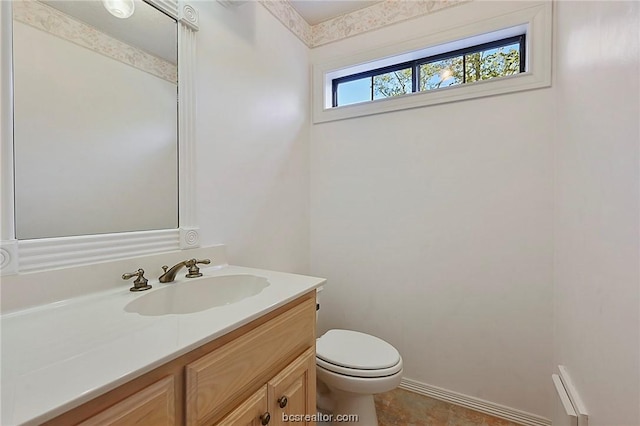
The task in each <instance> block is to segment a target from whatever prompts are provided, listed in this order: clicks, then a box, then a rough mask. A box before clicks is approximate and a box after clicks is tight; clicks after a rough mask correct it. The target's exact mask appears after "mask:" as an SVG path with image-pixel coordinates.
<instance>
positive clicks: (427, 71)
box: [332, 34, 526, 107]
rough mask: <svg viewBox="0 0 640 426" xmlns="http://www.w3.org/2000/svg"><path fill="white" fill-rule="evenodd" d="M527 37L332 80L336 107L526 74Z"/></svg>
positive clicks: (468, 48) (512, 38)
mask: <svg viewBox="0 0 640 426" xmlns="http://www.w3.org/2000/svg"><path fill="white" fill-rule="evenodd" d="M525 46H526V42H525V35H524V34H521V35H517V36H514V37H509V38H504V39H501V40H496V41H491V42H487V43H483V44H478V45H475V46H471V47H466V48H463V49H458V50H454V51H449V52H445V53H440V54H437V55H433V56H428V57H424V58H419V59H415V60H412V61H408V62H403V63H399V64H394V65H389V66H386V67H382V68H377V69H373V70H369V71H363V72H359V73H357V74H351V75H346V76H343V77H339V78H335V79H333V80H332V93H333V96H332V98H333V102H332V106H333V107H338V106H345V105H351V104H355V103H361V102H368V101H373V100H377V99H384V98H391V97H395V96H399V95H405V94H408V93H414V92H423V91H429V90H436V89H443V88H446V87H450V86H457V85H461V84H468V83H474V82H477V81H482V80H489V79H493V78H500V77H506V76H509V75H514V74H518V73H522V72H525V64H526V60H525V59H526V58H525Z"/></svg>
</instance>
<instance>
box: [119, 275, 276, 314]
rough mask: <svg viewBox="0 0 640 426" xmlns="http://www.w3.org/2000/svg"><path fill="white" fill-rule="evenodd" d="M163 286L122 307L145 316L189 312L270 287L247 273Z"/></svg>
mask: <svg viewBox="0 0 640 426" xmlns="http://www.w3.org/2000/svg"><path fill="white" fill-rule="evenodd" d="M160 285H163V284H160ZM165 285H166V287H163V288H159V289H157V290H155V289H154V290H151V291H150V292H149V293H148V294H144V295H142V296H140V297H138V298H137V299H135V300H133V301H131V302H130V303H128V304H127V306H125V308H124V310H125V311H127V312H135V313H138V314H140V315H144V316H158V315H167V314H191V313H194V312H200V311H204V310H206V309H210V308H213V307H216V306H224V305H229V304H231V303H236V302H239V301H241V300H244V299H246V298H248V297H251V296H255V295H256V294H258V293H260V292H261V291H262V290H264V289H265V288H267V287H268V286H269V281H267V279H266V278H264V277H258V276H256V275H248V274H247V275H222V276H217V277H206V278H198V279H194V280H193V281H187V282H180V283H171V284H165Z"/></svg>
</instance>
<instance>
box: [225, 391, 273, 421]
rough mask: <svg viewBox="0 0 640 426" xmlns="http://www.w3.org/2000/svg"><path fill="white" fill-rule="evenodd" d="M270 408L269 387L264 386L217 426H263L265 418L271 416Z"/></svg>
mask: <svg viewBox="0 0 640 426" xmlns="http://www.w3.org/2000/svg"><path fill="white" fill-rule="evenodd" d="M268 408H269V407H268V405H267V385H264V386H263V387H261V388H260V389H259V390H258V391H257V392H256V393H254V394H253V395H251V396H250V397H249V398H247V399H246V400H245V401H244V402H243V403H242V404H240V405H239V406H238V407H237V408H236V409H235V410H233V411H232V412H231V413H229V414H228V415H227V417H225V418H224V419H222V421H221V422H220V423H218V424H217V426H261V425H262V424H263V423H262V421H263V419H264V418H265V416H267V415H268V416H271V414H270V413H268ZM269 424H271V423H269Z"/></svg>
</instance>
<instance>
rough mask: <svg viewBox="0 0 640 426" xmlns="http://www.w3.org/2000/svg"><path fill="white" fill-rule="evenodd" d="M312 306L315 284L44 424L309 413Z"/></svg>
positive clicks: (223, 421)
mask: <svg viewBox="0 0 640 426" xmlns="http://www.w3.org/2000/svg"><path fill="white" fill-rule="evenodd" d="M315 307H316V301H315V290H314V291H311V292H309V293H308V294H306V295H304V296H302V297H300V298H298V299H296V300H294V301H292V302H290V303H288V304H286V305H285V306H283V307H281V308H278V309H276V310H275V311H273V312H271V313H269V314H266V315H264V316H263V317H260V318H258V319H256V320H254V321H252V322H250V323H249V324H246V325H244V326H242V327H240V328H239V329H237V330H235V331H232V332H230V333H228V334H226V335H224V336H222V337H220V338H218V339H216V340H214V341H212V342H209V343H206V344H204V345H203V346H201V347H199V348H197V349H194V350H193V351H191V352H189V353H187V354H185V355H182V356H180V357H179V358H177V359H175V360H173V361H170V362H168V363H167V364H165V365H162V366H160V367H158V368H156V369H154V370H152V371H151V372H149V373H146V374H144V375H142V376H140V377H138V378H136V379H134V380H132V381H131V382H129V383H126V384H124V385H122V386H120V387H118V388H116V389H114V390H112V391H110V392H107V393H106V394H104V395H102V396H99V397H97V398H95V399H94V400H91V401H89V402H87V403H85V404H83V405H81V406H79V407H77V408H75V409H73V410H71V411H68V412H66V413H64V414H62V415H60V416H58V417H56V418H54V419H52V420H50V421H48V422H46V423H44V424H45V425H49V426H54V425H64V426H70V425H83V426H90V425H100V426H102V425H114V426H115V425H118V426H121V425H122V426H125V425H153V426H156V425H187V426H200V425H207V426H209V425H226V426H231V425H233V426H236V425H256V426H257V425H261V424H262V418H261V416H263V415H265V414H266V413H269V415H270V422H269V425H282V424H284V423H283V421H282V419H283V414H286V415H294V414H295V415H301V416H303V415H305V414H308V415H311V414H315V411H316V406H315V398H316V394H315V391H316V388H315V386H316V385H315V380H316V376H315V319H316V315H315ZM283 396H286V404H285V403H284V399H282V397H283ZM280 405H282V406H283V407H280ZM289 424H290V423H289ZM297 424H301V423H300V422H298V423H297ZM304 424H307V425H315V423H313V422H307V423H304Z"/></svg>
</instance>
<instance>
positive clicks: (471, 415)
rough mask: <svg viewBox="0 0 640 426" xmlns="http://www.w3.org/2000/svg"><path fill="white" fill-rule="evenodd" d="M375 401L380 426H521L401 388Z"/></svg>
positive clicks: (329, 425)
mask: <svg viewBox="0 0 640 426" xmlns="http://www.w3.org/2000/svg"><path fill="white" fill-rule="evenodd" d="M375 403H376V412H377V414H378V423H379V426H520V425H518V424H517V423H513V422H510V421H508V420H502V419H499V418H497V417H493V416H489V415H486V414H482V413H479V412H477V411H474V410H470V409H468V408H463V407H459V406H457V405H453V404H449V403H447V402H443V401H439V400H437V399H432V398H429V397H427V396H424V395H419V394H417V393H414V392H409V391H406V390H403V389H394V390H392V391H391V392H386V393H382V394H379V395H376V396H375ZM317 426H331V424H330V423H322V422H318V424H317ZM362 426H369V425H362Z"/></svg>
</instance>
